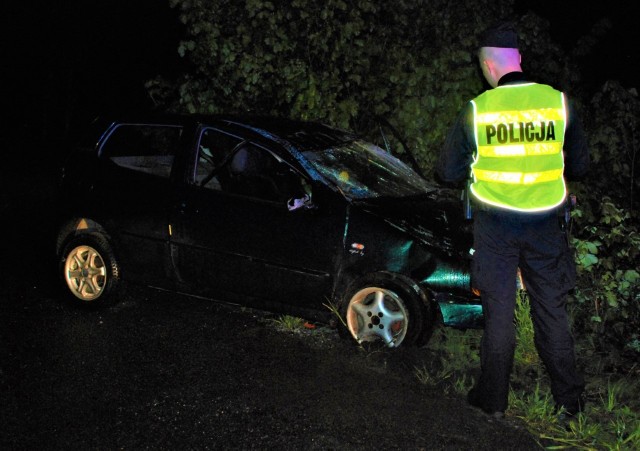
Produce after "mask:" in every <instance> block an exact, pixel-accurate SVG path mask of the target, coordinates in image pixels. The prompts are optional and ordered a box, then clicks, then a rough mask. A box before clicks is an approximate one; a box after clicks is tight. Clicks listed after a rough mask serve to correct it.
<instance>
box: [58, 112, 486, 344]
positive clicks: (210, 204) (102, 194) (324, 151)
mask: <svg viewBox="0 0 640 451" xmlns="http://www.w3.org/2000/svg"><path fill="white" fill-rule="evenodd" d="M60 186H61V194H62V198H61V209H60V214H61V217H60V221H59V228H58V232H57V240H56V250H57V255H58V262H59V268H58V273H59V276H60V278H61V280H62V282H63V286H64V287H65V289H66V290H67V291H68V295H69V296H68V297H69V299H70V300H72V301H73V302H75V303H76V304H78V305H82V306H86V307H100V306H106V305H109V304H112V303H114V302H117V301H118V299H119V297H120V296H121V290H122V288H123V287H124V286H126V284H127V283H136V284H143V285H147V286H151V287H156V288H160V289H164V290H172V291H175V292H179V293H182V294H187V295H192V296H199V297H206V298H210V299H212V300H216V301H222V302H229V303H235V304H240V305H246V306H250V307H254V308H258V309H262V310H266V311H271V312H278V313H284V314H289V315H295V316H299V317H302V318H306V319H309V320H311V321H319V322H324V323H330V324H335V325H336V326H337V327H338V328H339V329H340V330H341V331H342V332H343V333H344V335H345V336H347V337H353V338H354V339H355V340H357V341H358V342H360V343H362V342H371V341H373V342H380V343H381V344H383V345H385V346H388V347H398V346H400V345H402V346H406V345H420V344H424V343H426V342H427V341H428V339H429V337H430V335H431V332H432V330H433V328H434V326H436V325H437V324H439V323H440V324H444V325H447V326H454V327H460V328H467V327H478V326H479V325H480V324H481V321H482V309H481V305H480V301H479V298H478V296H477V295H476V294H474V292H473V290H472V286H471V279H470V273H469V267H470V258H471V256H470V252H469V251H470V248H471V244H472V243H471V236H470V233H469V224H468V223H467V222H466V221H465V220H464V218H463V215H462V208H461V206H460V200H459V198H458V196H457V195H458V194H459V193H458V192H453V191H451V190H449V189H444V188H442V187H439V186H438V185H436V184H435V183H432V182H430V181H428V180H426V179H425V178H423V177H422V176H421V175H419V174H418V173H417V172H416V171H415V170H414V169H412V168H411V166H410V165H408V164H405V163H404V162H403V161H402V160H401V159H399V158H397V157H396V156H394V155H393V154H392V152H391V151H390V149H386V148H385V149H383V148H381V147H378V146H377V145H375V144H373V143H371V142H368V141H366V140H364V139H361V138H360V137H358V136H357V135H355V134H353V133H351V132H348V131H345V130H339V129H336V128H332V127H328V126H326V125H322V124H318V123H310V122H300V121H292V120H285V119H280V118H267V117H255V118H239V117H234V116H197V115H185V116H162V117H138V118H126V119H120V120H107V121H97V122H96V123H95V124H94V127H93V128H92V130H91V132H90V133H89V134H88V136H87V137H86V138H85V139H84V140H83V142H81V143H80V144H79V145H78V146H77V148H75V149H73V150H72V151H71V152H70V154H69V156H68V157H67V159H66V161H65V164H64V168H63V173H62V178H61V185H60Z"/></svg>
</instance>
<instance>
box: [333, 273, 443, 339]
mask: <svg viewBox="0 0 640 451" xmlns="http://www.w3.org/2000/svg"><path fill="white" fill-rule="evenodd" d="M432 312H433V308H432V306H431V303H430V302H429V301H428V300H427V299H426V296H425V295H424V294H422V293H421V292H419V291H418V288H417V287H415V288H414V287H413V286H412V285H411V284H410V283H408V281H405V280H404V278H402V277H400V276H397V275H393V274H389V273H380V274H375V275H372V276H368V277H365V278H363V279H361V280H358V281H356V282H355V283H353V284H351V288H350V289H348V290H347V293H346V295H345V297H344V299H343V302H342V308H341V311H340V314H341V315H342V319H343V327H341V328H340V331H341V335H342V336H343V337H349V338H351V339H355V340H356V341H357V342H358V343H359V344H361V345H362V344H365V343H367V344H368V345H370V344H373V345H374V346H378V345H381V346H383V347H387V348H397V347H399V346H401V345H402V346H413V345H420V344H423V343H425V342H426V341H427V340H428V339H429V337H430V335H431V331H432V330H433V323H434V315H433V313H432Z"/></svg>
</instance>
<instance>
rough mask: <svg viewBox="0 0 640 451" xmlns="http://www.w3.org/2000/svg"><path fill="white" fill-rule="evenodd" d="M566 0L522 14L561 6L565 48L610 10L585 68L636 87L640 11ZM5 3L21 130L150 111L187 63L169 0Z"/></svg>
mask: <svg viewBox="0 0 640 451" xmlns="http://www.w3.org/2000/svg"><path fill="white" fill-rule="evenodd" d="M7 3H8V4H7ZM566 3H567V2H562V1H553V2H552V1H545V0H539V1H536V2H523V1H518V2H516V5H517V12H520V13H523V12H524V11H526V10H527V9H532V10H534V11H535V12H536V13H537V14H539V15H542V16H543V17H551V14H554V15H555V18H554V19H553V22H552V28H551V32H552V35H553V36H554V38H556V39H557V40H558V42H560V43H561V44H562V45H564V46H565V47H567V48H568V47H570V46H571V45H573V44H574V43H575V41H576V39H577V38H578V37H580V36H581V35H582V34H584V33H585V32H586V31H587V30H589V29H590V28H591V27H592V25H593V24H594V23H595V22H596V21H597V20H598V19H600V18H601V17H603V16H604V15H609V16H611V17H612V18H613V19H614V21H615V23H616V25H615V28H614V29H613V30H612V32H611V33H610V35H609V37H608V38H607V39H606V40H605V41H604V42H603V44H602V45H601V47H600V48H601V52H600V53H599V57H598V58H597V61H585V62H584V64H585V70H586V73H587V76H588V78H591V79H592V80H593V81H595V82H597V81H600V80H603V81H604V80H606V79H609V78H616V79H619V80H621V81H622V82H623V84H625V85H626V86H637V85H638V84H637V83H636V79H637V77H636V71H635V70H629V68H631V67H634V64H635V65H637V64H638V52H637V50H636V48H635V43H637V42H640V39H638V38H639V36H638V28H639V26H638V25H637V23H632V22H635V15H632V14H630V12H629V11H628V10H625V9H615V8H612V7H611V5H612V4H615V2H613V3H612V2H611V1H608V2H605V3H602V4H596V5H590V6H589V7H582V6H581V7H580V10H579V11H578V12H576V11H572V9H571V7H569V6H566ZM563 5H564V6H563ZM4 8H5V9H8V12H7V13H6V14H3V16H4V17H5V18H8V19H9V21H8V22H9V24H8V28H7V31H8V35H7V36H8V37H9V39H6V40H5V45H4V46H3V48H4V51H3V53H4V55H3V56H4V58H3V60H4V61H5V62H10V64H5V65H4V69H5V73H7V74H8V75H9V77H8V82H5V94H4V98H5V99H8V109H9V110H10V111H11V112H12V114H11V117H12V119H11V121H10V122H9V123H8V124H9V126H10V128H11V129H12V131H16V130H17V131H18V134H20V133H22V132H23V131H24V129H26V128H33V129H34V130H35V129H37V130H38V132H37V133H40V134H42V135H44V137H60V131H64V132H65V133H66V132H67V131H69V130H70V129H72V128H73V127H74V125H77V124H78V123H83V122H87V121H90V120H91V119H92V118H93V117H95V116H96V115H98V114H104V113H118V112H120V111H123V110H126V111H135V110H145V109H148V108H150V106H151V103H150V100H149V99H148V97H147V95H146V93H145V90H144V82H145V81H146V80H148V79H150V78H153V77H154V76H156V75H159V74H163V75H165V76H168V77H169V78H171V77H173V76H175V75H176V74H177V73H179V72H180V71H181V70H182V69H183V67H184V65H185V62H184V61H183V60H182V59H181V58H180V57H179V56H178V54H177V45H178V41H179V40H180V38H181V36H182V32H183V30H182V26H181V24H180V23H179V21H178V19H177V13H176V11H175V10H172V9H171V8H170V7H169V6H168V2H167V1H166V0H133V1H129V2H124V1H104V0H103V1H100V0H89V1H87V0H69V1H66V2H38V3H36V4H35V5H34V3H32V2H5V6H4ZM626 8H627V9H628V8H629V7H626ZM5 125H7V124H6V123H5Z"/></svg>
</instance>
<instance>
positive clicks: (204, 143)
mask: <svg viewBox="0 0 640 451" xmlns="http://www.w3.org/2000/svg"><path fill="white" fill-rule="evenodd" d="M241 141H242V140H241V139H240V138H236V137H235V136H231V135H228V134H226V133H222V132H220V131H218V130H214V129H211V128H207V129H204V130H203V131H202V134H201V135H200V142H199V146H198V160H197V163H196V168H195V173H194V177H193V178H194V182H195V184H196V185H198V186H204V187H206V188H209V189H216V190H221V189H222V185H221V183H220V180H221V179H222V178H224V174H222V173H223V172H224V170H225V166H226V165H227V164H228V161H227V160H228V159H229V158H231V152H232V151H233V149H234V148H235V147H236V146H237V145H238V144H240V142H241Z"/></svg>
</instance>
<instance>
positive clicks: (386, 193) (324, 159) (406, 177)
mask: <svg viewBox="0 0 640 451" xmlns="http://www.w3.org/2000/svg"><path fill="white" fill-rule="evenodd" d="M303 154H304V156H305V157H306V158H307V159H308V160H309V162H310V163H311V164H312V165H313V166H314V168H315V169H316V170H317V171H318V172H320V173H321V174H322V175H323V176H324V177H325V178H327V179H328V180H329V181H330V182H331V183H333V184H334V185H335V186H337V187H338V188H339V189H340V191H342V192H343V193H344V194H345V195H346V196H347V197H350V198H352V199H367V198H374V197H406V196H413V195H416V194H424V193H425V192H427V191H430V190H432V189H433V187H432V186H431V185H430V184H429V183H428V182H427V181H426V180H424V179H423V178H422V177H420V176H419V175H418V174H417V173H416V172H415V171H413V170H412V169H411V168H410V167H409V166H407V165H406V164H405V163H403V162H402V161H400V160H399V159H397V158H396V157H394V156H392V155H391V154H389V153H387V152H385V151H384V150H382V149H381V148H379V147H378V146H376V145H375V144H372V143H368V142H365V141H352V142H349V143H346V144H343V145H341V146H336V147H331V148H328V149H324V150H314V151H306V152H303Z"/></svg>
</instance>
